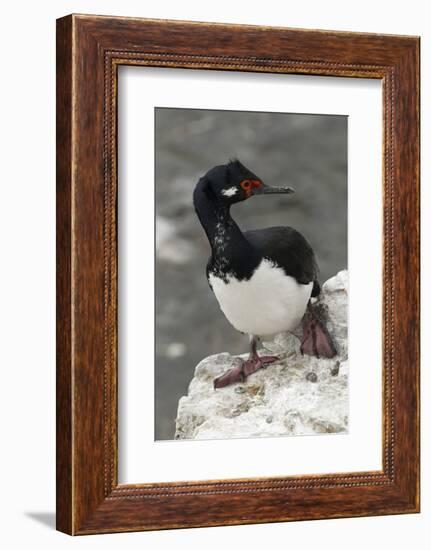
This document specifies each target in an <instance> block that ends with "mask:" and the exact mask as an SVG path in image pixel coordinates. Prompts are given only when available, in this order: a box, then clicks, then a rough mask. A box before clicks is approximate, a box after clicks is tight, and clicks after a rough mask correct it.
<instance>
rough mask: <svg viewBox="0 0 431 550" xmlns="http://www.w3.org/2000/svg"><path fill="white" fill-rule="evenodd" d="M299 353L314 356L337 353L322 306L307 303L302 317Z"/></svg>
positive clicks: (329, 355) (326, 355) (331, 355)
mask: <svg viewBox="0 0 431 550" xmlns="http://www.w3.org/2000/svg"><path fill="white" fill-rule="evenodd" d="M302 329H303V332H302V339H301V348H300V351H301V354H302V355H303V354H304V353H306V354H307V355H315V356H316V357H318V358H319V357H329V358H331V357H334V355H336V354H337V350H336V348H335V344H334V342H333V340H332V338H331V335H330V334H329V332H328V329H327V328H326V315H325V311H324V308H323V307H321V306H320V307H319V306H318V305H314V306H313V305H312V304H311V303H310V302H309V303H308V307H307V311H306V312H305V315H304V317H303V319H302Z"/></svg>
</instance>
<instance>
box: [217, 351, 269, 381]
mask: <svg viewBox="0 0 431 550" xmlns="http://www.w3.org/2000/svg"><path fill="white" fill-rule="evenodd" d="M277 361H279V358H278V357H276V356H274V355H263V356H262V357H259V356H258V355H257V354H256V355H255V356H254V357H253V356H252V357H249V358H248V359H247V360H244V359H241V358H240V357H238V358H237V359H236V360H235V363H236V365H235V366H234V367H232V368H231V369H229V370H228V371H226V372H225V373H224V374H222V375H221V376H219V377H217V378H215V379H214V389H217V388H224V387H225V386H230V385H231V384H235V382H244V381H245V379H246V378H247V376H250V374H253V373H254V372H256V371H258V370H259V369H266V367H267V366H268V365H270V364H271V363H275V362H277Z"/></svg>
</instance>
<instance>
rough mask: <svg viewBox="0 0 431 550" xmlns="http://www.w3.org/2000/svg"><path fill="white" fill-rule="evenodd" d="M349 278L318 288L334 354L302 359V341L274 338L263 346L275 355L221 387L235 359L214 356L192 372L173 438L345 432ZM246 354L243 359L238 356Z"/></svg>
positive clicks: (341, 276)
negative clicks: (237, 380) (263, 365)
mask: <svg viewBox="0 0 431 550" xmlns="http://www.w3.org/2000/svg"><path fill="white" fill-rule="evenodd" d="M347 285H348V273H347V271H340V272H339V273H338V274H337V275H336V276H335V277H332V278H331V279H329V280H328V281H326V283H325V284H324V285H323V287H322V293H321V295H320V296H319V299H318V303H320V304H323V305H324V307H325V309H326V311H327V315H328V322H327V327H328V330H329V332H330V334H331V335H332V337H333V339H334V341H335V343H336V347H337V351H338V353H337V355H336V356H335V357H334V358H332V359H317V358H316V357H311V356H308V355H304V356H303V355H301V353H300V351H299V346H300V342H299V339H298V338H297V337H296V336H294V335H292V334H279V335H277V336H276V337H275V339H274V341H272V342H265V343H264V347H265V348H267V349H269V350H270V351H271V352H272V353H274V354H276V355H278V356H279V357H280V362H279V363H274V364H273V365H270V366H268V367H267V368H266V369H265V370H260V371H258V372H256V373H255V374H253V375H251V376H250V377H248V378H247V379H246V381H245V382H244V383H238V384H233V385H232V386H228V387H225V388H221V389H218V390H214V389H213V380H214V378H216V377H217V376H219V375H221V374H222V373H223V372H225V371H226V370H228V369H229V368H230V367H231V365H232V361H233V359H234V357H232V356H231V355H230V354H229V353H219V354H217V355H212V356H210V357H207V358H206V359H203V360H202V361H201V362H200V363H199V365H198V366H197V367H196V370H195V374H194V377H193V379H192V381H191V382H190V385H189V389H188V394H187V395H186V396H184V397H181V399H180V401H179V404H178V413H177V419H176V433H175V438H176V439H228V438H239V437H241V438H244V437H274V436H286V435H312V434H321V433H342V432H346V431H347V429H348V358H347V302H348V300H347V291H348V287H347ZM241 357H247V354H245V355H243V356H241Z"/></svg>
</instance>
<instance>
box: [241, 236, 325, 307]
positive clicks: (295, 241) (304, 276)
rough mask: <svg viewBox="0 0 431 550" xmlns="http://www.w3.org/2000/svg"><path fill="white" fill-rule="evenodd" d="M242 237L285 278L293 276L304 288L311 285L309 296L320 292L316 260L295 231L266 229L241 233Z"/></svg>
mask: <svg viewBox="0 0 431 550" xmlns="http://www.w3.org/2000/svg"><path fill="white" fill-rule="evenodd" d="M244 236H245V237H246V239H247V240H248V241H249V242H250V243H251V244H252V245H253V246H254V247H256V248H257V249H258V250H259V252H260V253H261V254H262V256H264V257H265V258H268V259H269V260H272V261H273V262H274V263H276V264H277V265H279V266H280V267H281V268H283V269H284V271H285V273H286V275H289V276H291V277H294V278H295V279H296V280H297V281H298V283H301V284H303V285H307V284H308V283H311V282H314V286H313V291H312V296H317V295H318V294H319V293H320V285H319V283H318V281H317V275H318V273H319V268H318V266H317V262H316V257H315V256H314V252H313V249H312V248H311V246H310V244H309V243H308V241H307V240H306V239H305V237H303V235H301V233H299V231H296V229H293V228H292V227H268V228H266V229H255V230H252V231H245V232H244Z"/></svg>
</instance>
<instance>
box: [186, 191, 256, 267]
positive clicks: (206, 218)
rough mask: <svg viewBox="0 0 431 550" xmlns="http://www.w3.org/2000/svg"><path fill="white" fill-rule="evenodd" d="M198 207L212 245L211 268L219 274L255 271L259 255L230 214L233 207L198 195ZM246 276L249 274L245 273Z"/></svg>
mask: <svg viewBox="0 0 431 550" xmlns="http://www.w3.org/2000/svg"><path fill="white" fill-rule="evenodd" d="M194 202H195V209H196V213H197V215H198V218H199V221H200V223H201V225H202V227H203V228H204V230H205V233H206V235H207V238H208V241H209V243H210V246H211V252H212V257H211V261H210V264H211V266H210V269H211V271H213V272H215V273H218V274H226V273H231V272H232V273H234V274H235V273H236V274H238V273H243V272H244V270H246V271H247V274H248V272H249V271H250V270H254V269H255V268H256V266H257V265H258V264H259V263H260V260H261V257H260V254H258V252H257V251H256V250H255V248H254V247H253V246H252V245H251V244H250V242H249V241H248V240H247V239H246V238H245V237H244V235H243V233H242V231H241V229H240V228H239V227H238V225H237V224H236V223H235V221H234V220H233V218H232V216H231V214H230V206H229V205H225V204H222V203H221V202H219V201H217V200H211V199H210V198H208V197H207V196H206V195H205V194H199V193H197V194H195V201H194ZM244 276H247V275H244Z"/></svg>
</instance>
